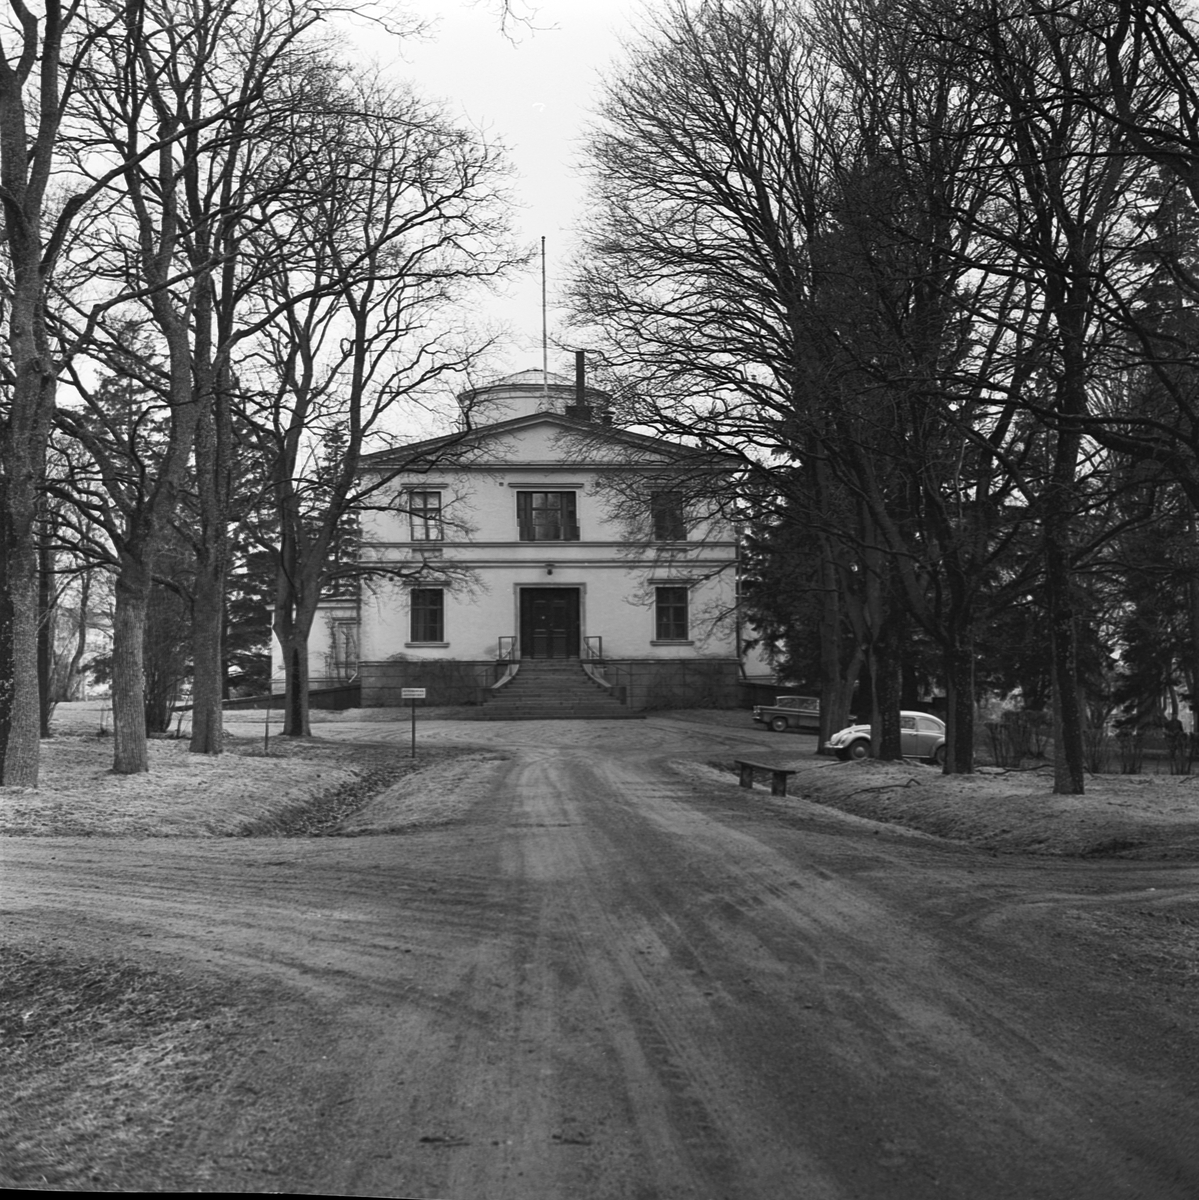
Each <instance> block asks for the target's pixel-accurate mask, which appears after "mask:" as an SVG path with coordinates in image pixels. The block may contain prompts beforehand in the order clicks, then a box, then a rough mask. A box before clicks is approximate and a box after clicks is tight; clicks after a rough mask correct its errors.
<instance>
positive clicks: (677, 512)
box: [649, 492, 687, 542]
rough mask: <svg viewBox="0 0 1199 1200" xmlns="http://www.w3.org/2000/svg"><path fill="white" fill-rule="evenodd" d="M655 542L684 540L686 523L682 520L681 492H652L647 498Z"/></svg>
mask: <svg viewBox="0 0 1199 1200" xmlns="http://www.w3.org/2000/svg"><path fill="white" fill-rule="evenodd" d="M649 511H650V517H651V518H652V520H653V525H654V541H655V542H685V541H686V540H687V524H686V522H685V521H684V520H683V496H682V493H681V492H654V493H653V495H651V496H650V498H649Z"/></svg>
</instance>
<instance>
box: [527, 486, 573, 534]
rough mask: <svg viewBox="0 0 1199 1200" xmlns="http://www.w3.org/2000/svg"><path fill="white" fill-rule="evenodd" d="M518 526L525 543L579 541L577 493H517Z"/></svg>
mask: <svg viewBox="0 0 1199 1200" xmlns="http://www.w3.org/2000/svg"><path fill="white" fill-rule="evenodd" d="M516 525H517V529H518V530H519V536H520V540H521V541H522V542H577V541H578V540H579V519H578V511H577V508H576V501H575V493H574V492H517V493H516Z"/></svg>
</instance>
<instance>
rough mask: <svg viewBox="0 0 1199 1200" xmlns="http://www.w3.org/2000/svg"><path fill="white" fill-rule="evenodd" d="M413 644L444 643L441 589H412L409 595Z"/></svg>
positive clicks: (442, 593)
mask: <svg viewBox="0 0 1199 1200" xmlns="http://www.w3.org/2000/svg"><path fill="white" fill-rule="evenodd" d="M410 596H411V599H410V602H409V603H410V605H411V609H412V638H411V640H412V641H414V642H444V641H445V592H444V591H443V589H442V588H413V589H412V591H411V593H410Z"/></svg>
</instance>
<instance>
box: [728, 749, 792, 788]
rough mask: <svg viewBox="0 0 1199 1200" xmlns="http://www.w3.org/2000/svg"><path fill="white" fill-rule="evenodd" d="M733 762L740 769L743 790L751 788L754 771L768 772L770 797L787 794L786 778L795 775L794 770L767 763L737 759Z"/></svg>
mask: <svg viewBox="0 0 1199 1200" xmlns="http://www.w3.org/2000/svg"><path fill="white" fill-rule="evenodd" d="M733 761H734V762H735V763H736V764H737V766H738V767H739V768H740V771H741V786H742V787H743V788H747V787H753V785H754V772H755V771H769V772H770V794H771V795H772V796H785V795H786V794H787V776H788V775H794V774H795V771H794V770H791V769H789V768H787V767H772V766H771V765H770V764H769V763H759V762H750V761H749V760H748V759H745V758H737V759H734V760H733Z"/></svg>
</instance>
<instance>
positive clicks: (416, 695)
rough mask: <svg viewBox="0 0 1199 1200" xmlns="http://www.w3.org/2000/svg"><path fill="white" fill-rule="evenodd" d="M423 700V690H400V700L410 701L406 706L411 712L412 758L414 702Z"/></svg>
mask: <svg viewBox="0 0 1199 1200" xmlns="http://www.w3.org/2000/svg"><path fill="white" fill-rule="evenodd" d="M424 698H425V689H424V688H400V699H401V700H411V701H412V703H411V704H410V705H409V706H408V707H409V708H410V709H411V710H412V755H411V756H412V757H413V758H415V757H416V702H417V701H418V700H423V699H424Z"/></svg>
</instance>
